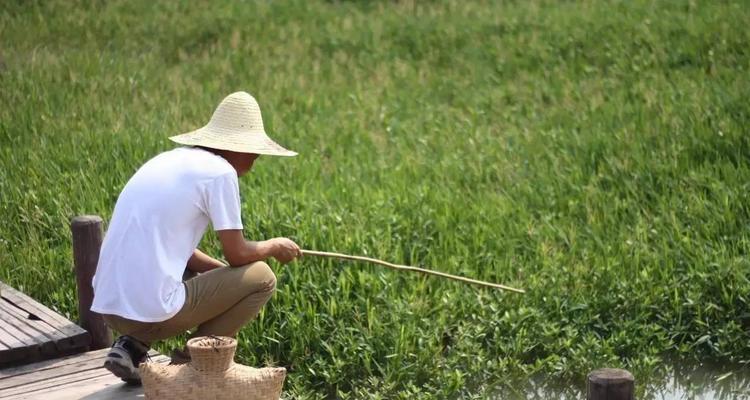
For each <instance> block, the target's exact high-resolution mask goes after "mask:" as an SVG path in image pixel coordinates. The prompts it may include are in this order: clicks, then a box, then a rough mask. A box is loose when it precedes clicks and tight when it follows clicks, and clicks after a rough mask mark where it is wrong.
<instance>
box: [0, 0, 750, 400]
mask: <svg viewBox="0 0 750 400" xmlns="http://www.w3.org/2000/svg"><path fill="white" fill-rule="evenodd" d="M749 25H750V5H749V4H748V3H747V2H744V1H712V2H695V1H658V2H651V1H634V2H630V1H606V2H605V1H581V2H572V1H560V2H555V1H517V2H516V1H507V2H463V1H454V2H448V1H446V2H443V1H435V2H376V1H371V2H361V3H360V2H306V1H295V2H266V1H261V2H249V1H248V2H221V3H219V2H209V1H203V2H187V1H179V2H178V1H174V2H156V1H113V2H89V1H49V2H41V1H4V2H2V4H1V5H0V59H1V60H2V61H1V62H0V215H2V224H0V280H2V281H4V282H6V283H8V284H10V285H12V286H15V287H18V288H20V289H22V290H23V291H25V292H26V293H28V294H30V295H32V296H33V297H35V298H37V299H39V300H40V301H42V302H44V303H46V304H48V305H51V306H53V307H54V308H56V309H57V310H59V311H61V312H62V313H65V314H67V315H69V316H70V317H72V318H76V317H77V311H76V304H77V303H76V295H75V280H74V276H73V272H72V269H71V264H72V256H71V242H70V233H69V227H68V222H69V220H70V218H71V217H72V216H74V215H79V214H99V215H101V216H103V217H104V218H105V219H106V218H109V216H110V215H111V212H112V209H113V207H114V204H115V201H116V199H117V196H118V194H119V191H120V190H121V188H122V187H123V186H124V184H125V183H126V181H127V179H128V178H129V177H130V176H131V175H132V173H133V172H134V171H135V169H136V168H138V167H139V166H140V165H141V164H142V163H143V162H145V161H146V160H147V159H149V158H150V157H152V156H154V155H156V154H158V153H159V152H161V151H164V150H167V149H170V148H172V147H173V145H172V143H171V142H169V141H168V140H167V139H166V138H167V136H169V135H173V134H176V133H181V132H186V131H189V130H192V129H195V128H198V127H200V126H202V125H203V124H205V123H206V122H207V121H208V118H209V117H210V115H211V113H212V112H213V109H214V107H216V105H217V104H218V103H219V101H220V100H221V99H222V98H223V97H224V96H225V95H227V94H229V93H231V92H233V91H237V90H246V91H248V92H250V93H252V94H253V95H255V96H256V98H257V99H258V101H259V103H260V105H261V108H262V110H263V115H264V121H265V123H266V129H267V131H268V132H269V133H270V134H271V136H272V137H274V138H275V139H277V140H278V141H279V142H280V143H281V144H283V145H285V146H287V147H289V148H291V149H293V150H296V151H298V152H299V153H300V155H299V156H298V157H296V158H293V159H276V158H271V157H265V158H261V159H260V160H259V162H257V163H256V167H255V168H254V170H253V171H252V173H251V174H249V175H248V176H247V177H245V179H243V180H242V181H241V185H242V188H241V190H242V196H243V219H244V222H245V227H246V228H245V230H246V236H248V237H249V238H254V239H264V238H269V237H274V236H289V237H291V238H293V239H294V240H295V241H297V242H298V243H300V244H301V245H302V246H303V247H305V248H309V249H318V250H328V251H340V252H347V253H352V254H362V255H370V256H374V257H378V258H382V259H386V260H390V261H394V262H398V263H403V264H413V265H424V266H428V267H430V268H434V269H438V270H442V271H446V272H450V273H455V274H462V275H466V276H471V277H476V278H479V279H485V280H490V281H495V282H500V283H505V284H509V285H512V286H517V287H522V288H524V289H526V290H527V291H528V293H527V294H526V295H516V294H511V293H503V292H499V291H490V290H484V289H478V288H475V287H469V286H466V285H462V284H458V283H455V282H450V281H445V280H441V279H437V278H425V277H422V276H421V275H414V274H408V273H398V272H393V271H390V270H384V269H382V268H380V267H374V266H371V265H364V264H351V263H343V262H337V261H331V260H322V259H313V258H306V259H304V260H302V261H299V262H296V263H294V264H291V265H288V266H281V265H278V264H273V265H272V266H273V268H274V270H275V271H276V273H277V275H278V277H279V290H278V292H277V294H276V295H275V297H274V299H273V300H272V301H271V303H270V304H269V306H268V307H267V308H266V309H265V310H264V312H263V314H262V315H261V317H260V319H259V320H258V321H256V322H254V323H253V324H251V325H249V326H248V327H247V328H246V329H244V330H243V331H242V332H241V334H240V341H241V345H240V349H239V360H240V361H242V362H244V363H248V364H251V365H263V364H266V363H267V364H275V365H282V366H287V367H289V368H291V372H290V375H289V377H288V380H287V383H286V386H285V391H286V393H287V395H288V396H289V397H292V398H310V399H312V398H335V397H338V398H344V399H345V398H372V399H385V398H402V399H407V398H408V399H414V398H459V397H462V398H478V399H479V398H487V397H489V396H492V395H493V394H496V393H500V392H502V391H503V390H504V389H506V388H507V387H508V386H513V385H515V386H517V385H518V383H517V382H523V381H524V379H525V377H527V376H529V375H531V374H535V373H539V374H543V375H545V376H550V377H554V378H559V379H564V380H568V381H569V382H571V386H572V385H574V384H580V383H581V382H582V381H583V376H585V374H586V373H587V372H589V371H590V370H592V369H594V368H597V367H602V366H611V367H625V368H628V369H630V370H631V371H633V372H634V373H635V374H636V376H637V378H638V379H640V380H641V381H643V380H646V379H648V377H649V376H650V374H651V373H652V372H654V371H657V370H658V369H659V368H660V367H661V366H662V365H663V364H664V362H665V361H664V360H666V359H672V358H688V359H698V360H713V361H717V362H720V363H729V362H743V361H744V362H745V363H747V362H748V361H749V360H750V346H748V343H750V260H748V251H750V234H749V232H750V195H749V194H748V192H749V190H750V168H749V166H750V165H749V164H748V161H750V131H749V130H750V129H749V128H748V127H749V126H750V29H748V26H749ZM202 245H203V247H204V248H205V249H206V250H207V251H208V252H209V253H211V254H213V255H216V256H218V255H219V254H220V252H219V248H218V246H217V241H216V238H215V236H214V235H213V234H209V235H207V236H206V238H205V239H204V242H203V244H202ZM172 344H174V343H164V344H162V345H161V346H160V347H159V349H160V350H163V351H166V350H167V349H168V348H169V347H170V346H171V345H172ZM516 379H517V380H516ZM641 394H643V393H641Z"/></svg>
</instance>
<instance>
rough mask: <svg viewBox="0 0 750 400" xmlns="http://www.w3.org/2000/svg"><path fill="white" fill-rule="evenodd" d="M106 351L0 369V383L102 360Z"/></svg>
mask: <svg viewBox="0 0 750 400" xmlns="http://www.w3.org/2000/svg"><path fill="white" fill-rule="evenodd" d="M108 351H109V349H101V350H97V351H89V352H86V353H83V354H76V355H73V356H67V357H62V358H56V359H53V360H46V361H40V362H37V363H34V364H28V365H24V366H20V367H13V368H4V369H0V384H2V381H3V380H5V379H8V378H12V377H14V376H17V375H24V374H29V373H38V372H41V371H44V370H48V369H54V368H59V367H62V366H65V365H70V364H75V363H78V362H86V361H88V360H96V359H98V360H101V361H102V362H104V357H106V356H107V352H108ZM156 354H158V353H156Z"/></svg>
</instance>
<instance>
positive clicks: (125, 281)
mask: <svg viewBox="0 0 750 400" xmlns="http://www.w3.org/2000/svg"><path fill="white" fill-rule="evenodd" d="M170 139H171V140H173V141H175V142H177V143H180V144H183V145H188V146H190V147H180V148H177V149H174V150H171V151H167V152H165V153H162V154H159V155H157V156H156V157H154V158H152V159H151V160H149V161H148V162H146V163H145V164H144V165H143V166H142V167H141V168H140V169H139V170H138V171H137V172H136V173H135V175H133V177H132V178H131V179H130V180H129V181H128V183H127V184H126V185H125V188H124V189H123V190H122V193H120V197H119V198H118V200H117V204H116V205H115V209H114V213H113V215H112V219H111V221H110V224H109V228H108V230H107V234H106V236H105V238H104V243H103V244H102V249H101V254H100V256H99V264H98V265H97V270H96V275H95V276H94V280H93V286H94V301H93V304H92V307H91V310H92V311H95V312H98V313H100V314H102V315H103V316H104V320H105V321H106V322H107V324H108V325H110V326H111V327H112V328H113V329H115V330H116V331H118V332H120V333H121V334H122V335H123V336H120V337H119V338H117V340H116V341H115V343H114V344H113V346H112V349H111V350H110V352H109V354H107V358H106V360H105V363H104V366H105V368H107V369H108V370H109V371H111V372H112V373H114V374H115V375H117V376H118V377H120V378H122V379H123V380H124V381H126V382H131V383H137V382H140V377H139V375H138V364H140V363H141V362H142V361H143V360H144V359H145V357H146V353H147V352H148V349H149V347H150V345H151V343H153V342H154V341H157V340H161V339H165V338H168V337H172V336H175V335H177V334H180V333H182V332H185V331H186V330H188V329H191V328H194V327H197V330H196V331H195V332H193V334H192V336H205V335H221V336H235V335H236V334H237V332H238V331H239V330H240V328H241V327H242V326H243V325H245V324H246V323H247V322H249V321H251V320H253V319H254V318H255V317H256V316H257V315H258V313H259V311H260V309H261V307H263V305H264V304H265V303H266V302H267V301H268V299H269V298H270V297H271V295H272V294H273V292H274V290H275V287H276V277H275V276H274V274H273V272H272V271H271V269H270V268H269V267H268V265H267V264H266V263H264V262H263V260H265V259H267V258H269V257H273V258H276V259H277V260H278V261H279V262H281V263H287V262H289V261H292V260H293V259H294V258H296V257H299V256H301V255H302V253H301V250H300V248H299V246H297V244H295V243H294V242H293V241H291V240H289V239H286V238H274V239H270V240H265V241H260V242H252V241H247V240H245V238H244V237H243V234H242V221H241V218H240V192H239V182H238V177H239V176H242V175H244V174H245V173H247V172H248V171H249V170H250V168H252V166H253V163H254V162H255V160H256V159H257V158H258V156H259V155H260V154H265V155H273V156H294V155H296V154H297V153H295V152H293V151H289V150H287V149H285V148H283V147H281V146H280V145H278V144H277V143H276V142H274V141H273V140H271V139H270V138H269V137H268V136H267V135H266V133H265V131H264V128H263V120H262V118H261V114H260V108H259V107H258V103H257V102H256V101H255V99H254V98H253V97H252V96H250V95H249V94H247V93H245V92H237V93H233V94H231V95H229V96H227V97H226V98H225V99H224V100H223V101H222V102H221V104H220V105H219V106H218V107H217V109H216V111H215V112H214V114H213V116H212V117H211V121H210V122H209V123H208V124H207V125H206V126H204V127H203V128H200V129H198V130H195V131H192V132H189V133H186V134H182V135H178V136H174V137H171V138H170ZM209 223H210V224H211V225H212V227H213V229H214V230H215V231H216V232H217V235H218V237H219V241H220V242H221V247H222V251H223V253H224V258H225V259H226V260H227V262H228V263H229V266H225V265H224V263H222V262H220V261H218V260H216V259H214V258H212V257H210V256H208V255H206V254H204V253H202V252H201V251H200V250H198V249H197V248H196V247H197V245H198V243H199V242H200V240H201V237H202V236H203V234H204V233H205V231H206V229H207V227H208V224H209ZM186 268H187V269H188V270H190V271H193V272H197V273H200V274H199V275H198V276H196V277H194V278H192V279H189V280H187V281H185V282H183V281H182V276H183V273H184V272H185V269H186ZM177 354H178V355H181V361H183V362H184V361H187V360H186V359H185V357H189V356H187V355H186V354H180V353H179V352H177ZM175 361H177V360H175V357H173V362H175Z"/></svg>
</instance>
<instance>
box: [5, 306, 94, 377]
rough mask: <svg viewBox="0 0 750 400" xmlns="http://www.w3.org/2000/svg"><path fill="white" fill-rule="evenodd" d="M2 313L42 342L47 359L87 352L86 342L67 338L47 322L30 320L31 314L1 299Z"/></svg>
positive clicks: (43, 352)
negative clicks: (71, 353)
mask: <svg viewBox="0 0 750 400" xmlns="http://www.w3.org/2000/svg"><path fill="white" fill-rule="evenodd" d="M2 313H6V314H7V315H6V317H7V318H10V319H12V320H13V321H16V323H14V325H16V326H19V325H18V324H22V325H23V326H24V327H26V329H27V333H28V334H29V335H32V336H35V337H37V338H38V339H39V340H40V341H41V343H40V344H41V346H42V354H43V355H44V356H46V357H59V356H60V355H62V354H63V353H70V352H71V350H76V351H75V352H76V353H80V352H83V351H85V350H86V345H85V343H86V342H85V340H81V339H80V338H76V337H73V338H71V337H69V336H66V335H64V334H63V333H62V332H60V331H59V330H57V329H55V328H54V327H53V326H52V325H50V324H49V323H47V321H44V320H41V319H33V318H29V315H30V314H29V313H28V312H26V311H25V310H23V309H21V308H18V307H16V306H15V305H13V304H12V303H10V302H7V301H5V300H3V299H0V314H2ZM0 364H2V363H0Z"/></svg>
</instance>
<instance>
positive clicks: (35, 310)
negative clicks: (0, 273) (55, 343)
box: [0, 282, 86, 337]
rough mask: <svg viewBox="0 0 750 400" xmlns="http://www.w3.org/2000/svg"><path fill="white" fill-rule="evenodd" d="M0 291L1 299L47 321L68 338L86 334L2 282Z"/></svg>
mask: <svg viewBox="0 0 750 400" xmlns="http://www.w3.org/2000/svg"><path fill="white" fill-rule="evenodd" d="M0 290H1V291H2V295H1V296H2V298H4V299H6V300H7V301H9V302H11V303H13V304H14V305H15V306H16V307H18V308H21V309H23V310H25V311H26V312H28V313H29V314H32V315H35V316H37V317H38V318H40V319H43V320H45V321H47V322H48V323H49V324H50V325H52V326H53V327H55V329H57V330H59V331H60V332H62V333H63V334H65V335H66V336H68V337H72V336H76V335H79V334H80V333H81V332H86V331H85V330H84V329H83V328H81V327H79V326H77V325H75V324H73V323H72V322H70V321H68V320H67V319H65V317H63V316H62V315H60V314H58V313H57V312H55V311H53V310H51V309H49V308H48V307H47V306H45V305H43V304H40V303H38V302H37V301H35V300H34V299H32V298H31V297H29V296H27V295H25V294H23V293H21V292H19V291H18V290H16V289H13V288H12V287H10V286H8V285H6V284H5V283H3V282H0Z"/></svg>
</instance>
